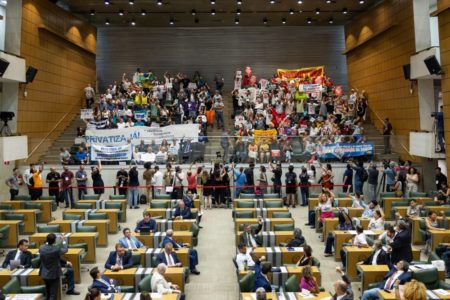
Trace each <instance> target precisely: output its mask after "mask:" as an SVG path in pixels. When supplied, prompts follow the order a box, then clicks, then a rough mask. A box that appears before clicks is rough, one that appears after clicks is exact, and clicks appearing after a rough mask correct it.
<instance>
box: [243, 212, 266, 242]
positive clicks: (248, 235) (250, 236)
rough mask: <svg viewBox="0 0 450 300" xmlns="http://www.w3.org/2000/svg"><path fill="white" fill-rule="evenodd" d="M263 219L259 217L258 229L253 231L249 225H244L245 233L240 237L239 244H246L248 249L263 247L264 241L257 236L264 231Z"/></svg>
mask: <svg viewBox="0 0 450 300" xmlns="http://www.w3.org/2000/svg"><path fill="white" fill-rule="evenodd" d="M262 226H263V225H262V218H261V217H258V228H256V229H253V228H252V226H250V225H249V224H247V225H244V232H242V233H241V234H240V235H239V244H244V245H246V246H247V247H250V248H254V247H258V246H261V245H262V241H261V239H260V238H258V237H257V234H258V233H259V232H260V231H261V229H262Z"/></svg>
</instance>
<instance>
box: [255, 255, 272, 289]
mask: <svg viewBox="0 0 450 300" xmlns="http://www.w3.org/2000/svg"><path fill="white" fill-rule="evenodd" d="M254 260H255V283H254V285H253V291H256V290H257V289H258V288H263V289H264V290H265V291H266V292H272V286H271V284H270V280H269V278H268V277H267V274H268V273H269V272H271V271H272V264H271V263H270V262H266V261H265V260H266V257H265V256H262V257H261V258H259V259H258V258H256V257H255V259H254ZM262 262H263V263H262Z"/></svg>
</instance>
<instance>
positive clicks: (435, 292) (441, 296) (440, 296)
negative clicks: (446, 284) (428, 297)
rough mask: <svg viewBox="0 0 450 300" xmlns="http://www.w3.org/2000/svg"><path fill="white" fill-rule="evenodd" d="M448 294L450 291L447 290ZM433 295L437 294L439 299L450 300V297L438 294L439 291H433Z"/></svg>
mask: <svg viewBox="0 0 450 300" xmlns="http://www.w3.org/2000/svg"><path fill="white" fill-rule="evenodd" d="M446 291H447V292H449V293H450V290H446ZM432 292H433V294H435V295H436V296H438V297H439V299H450V296H448V295H442V294H440V293H438V290H432Z"/></svg>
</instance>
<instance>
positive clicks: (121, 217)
mask: <svg viewBox="0 0 450 300" xmlns="http://www.w3.org/2000/svg"><path fill="white" fill-rule="evenodd" d="M105 208H106V209H118V210H119V213H118V216H117V217H118V218H119V220H120V222H125V216H124V215H123V214H122V204H121V203H119V202H111V201H106V202H105Z"/></svg>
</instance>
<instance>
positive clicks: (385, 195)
mask: <svg viewBox="0 0 450 300" xmlns="http://www.w3.org/2000/svg"><path fill="white" fill-rule="evenodd" d="M393 197H395V193H394V192H383V193H380V198H393Z"/></svg>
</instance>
